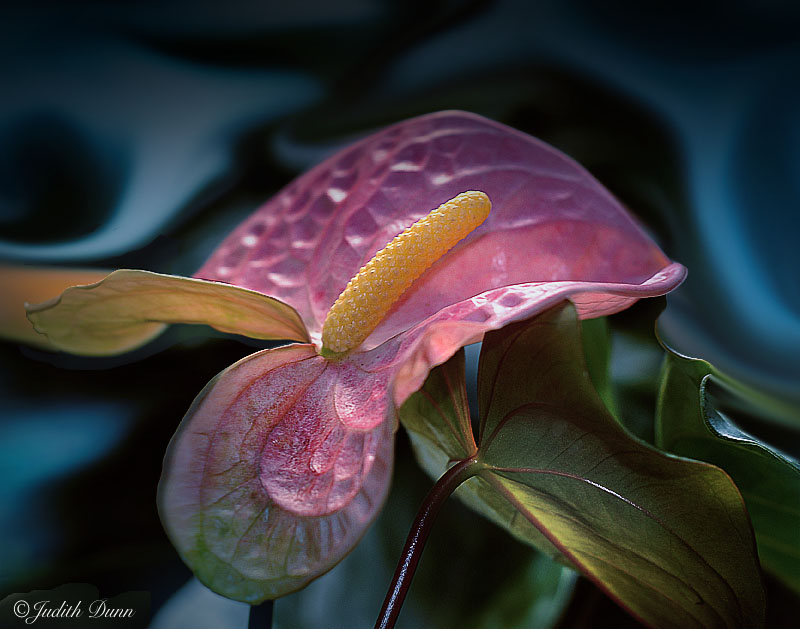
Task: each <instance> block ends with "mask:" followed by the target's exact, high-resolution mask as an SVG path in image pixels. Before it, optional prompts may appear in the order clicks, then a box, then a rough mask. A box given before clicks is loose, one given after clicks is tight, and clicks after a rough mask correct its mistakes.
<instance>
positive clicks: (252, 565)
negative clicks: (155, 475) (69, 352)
mask: <svg viewBox="0 0 800 629" xmlns="http://www.w3.org/2000/svg"><path fill="white" fill-rule="evenodd" d="M377 380H380V379H377ZM373 382H374V381H373V380H365V379H364V378H363V374H361V373H360V372H359V369H358V367H357V366H355V365H353V364H352V363H349V362H347V361H341V362H338V363H335V362H330V361H327V360H326V359H324V358H322V357H321V356H319V355H317V354H316V352H315V350H314V347H313V346H312V345H307V344H306V345H296V344H295V345H289V346H286V347H281V348H277V349H272V350H264V351H262V352H258V353H256V354H253V355H251V356H248V357H247V358H244V359H243V360H241V361H239V362H238V363H236V364H234V365H233V366H231V367H229V368H228V369H226V370H225V371H223V372H222V373H221V374H220V375H219V376H217V377H216V378H215V379H214V380H212V381H211V382H210V383H209V384H208V386H206V388H205V389H204V390H203V392H202V393H200V395H199V396H198V397H197V399H196V401H195V403H194V404H193V406H192V408H191V409H190V410H189V412H188V413H187V415H186V417H185V418H184V420H183V422H182V424H181V426H180V427H179V429H178V432H177V433H176V435H175V437H173V440H172V443H171V445H170V448H169V451H168V452H167V456H166V459H165V464H164V474H163V476H162V480H161V483H160V486H159V509H160V513H161V518H162V521H163V523H164V526H165V528H166V530H167V532H168V534H169V536H170V538H171V540H172V542H173V544H174V545H175V547H176V548H177V549H178V552H179V553H180V555H181V556H182V557H183V559H184V561H186V563H187V564H188V565H189V566H190V567H191V569H192V570H193V571H194V573H195V574H196V575H197V577H198V578H199V579H200V580H201V581H203V582H204V583H205V584H206V585H208V587H210V588H211V589H212V590H214V591H215V592H218V593H220V594H223V595H225V596H228V597H230V598H234V599H237V600H241V601H245V602H248V603H257V602H260V601H263V600H265V599H270V598H275V597H278V596H282V595H283V594H287V593H289V592H292V591H294V590H297V589H299V588H301V587H303V586H304V585H305V584H306V583H308V582H309V581H311V580H312V579H314V578H315V577H318V576H319V575H321V574H323V573H324V572H326V571H328V570H329V569H330V568H331V567H333V566H334V565H335V564H336V563H338V561H340V560H341V559H342V557H343V556H344V555H345V554H347V553H348V552H349V551H350V550H351V549H352V547H353V546H354V545H355V544H356V542H357V541H358V540H359V539H360V538H361V536H362V535H363V533H364V532H365V530H366V528H367V526H368V525H369V523H370V522H371V521H372V519H373V518H374V517H375V515H376V514H377V512H378V509H379V508H380V507H381V505H382V504H383V501H384V498H385V497H386V493H387V490H388V486H389V481H390V477H391V469H392V450H393V435H394V430H395V426H396V421H395V419H394V408H393V407H392V406H391V404H387V399H386V396H385V394H383V393H382V389H381V386H383V387H384V388H385V382H378V384H373Z"/></svg>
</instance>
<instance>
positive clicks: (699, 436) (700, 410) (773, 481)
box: [656, 351, 800, 591]
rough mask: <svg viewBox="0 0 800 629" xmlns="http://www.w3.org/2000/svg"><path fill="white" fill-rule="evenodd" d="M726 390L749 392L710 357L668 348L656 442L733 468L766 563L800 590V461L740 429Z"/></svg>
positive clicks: (741, 394)
mask: <svg viewBox="0 0 800 629" xmlns="http://www.w3.org/2000/svg"><path fill="white" fill-rule="evenodd" d="M715 389H716V391H715ZM725 393H728V394H730V395H733V396H734V397H738V398H739V399H740V400H743V399H745V397H746V395H747V390H745V389H742V388H741V387H739V386H737V385H736V384H735V383H731V382H730V380H728V379H727V378H726V377H725V375H724V374H720V373H719V372H717V371H716V370H715V368H714V367H713V366H712V365H710V364H709V363H707V362H706V361H704V360H698V359H694V358H687V357H684V356H680V355H679V354H675V353H673V352H671V351H668V352H667V359H666V362H665V364H664V371H663V373H662V382H661V392H660V396H659V404H658V417H657V424H656V439H657V443H658V444H659V445H660V446H662V447H664V448H666V449H667V450H669V451H670V452H674V453H676V454H679V455H682V456H687V457H691V458H694V459H699V460H701V461H708V462H709V463H713V464H715V465H718V466H720V467H721V468H722V469H724V470H725V471H726V472H727V473H728V474H730V476H731V478H733V480H734V481H735V482H736V485H737V486H738V487H739V490H740V491H741V492H742V496H743V497H744V500H745V503H746V504H747V509H748V511H749V512H750V517H751V518H752V520H753V528H754V529H755V534H756V542H757V543H758V553H759V556H760V558H761V563H762V564H763V566H764V568H766V569H767V570H769V571H770V572H772V573H774V574H775V575H776V576H777V577H779V578H780V579H782V580H783V581H785V582H786V583H787V584H789V585H790V586H791V587H793V588H794V589H795V590H796V591H800V464H799V463H798V462H797V461H796V460H795V459H793V458H791V457H790V456H788V455H785V454H783V453H781V452H780V451H778V450H776V449H775V448H772V447H770V446H769V445H767V444H765V443H763V442H761V441H759V440H758V439H757V438H755V437H753V436H751V435H749V434H747V433H745V432H743V431H742V430H741V429H739V428H738V427H737V426H736V424H735V422H734V421H733V418H732V417H731V416H729V414H728V413H726V412H723V411H722V410H720V404H719V400H718V399H717V396H718V395H724V394H725ZM734 417H735V416H734Z"/></svg>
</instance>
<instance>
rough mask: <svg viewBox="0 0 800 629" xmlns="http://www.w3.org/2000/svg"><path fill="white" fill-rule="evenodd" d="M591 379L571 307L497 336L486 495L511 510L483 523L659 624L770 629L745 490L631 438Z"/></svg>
mask: <svg viewBox="0 0 800 629" xmlns="http://www.w3.org/2000/svg"><path fill="white" fill-rule="evenodd" d="M583 365H584V363H583V358H582V350H581V341H580V337H579V334H578V327H577V322H576V320H575V315H574V309H573V308H572V307H569V306H566V307H556V308H553V309H551V310H549V311H547V312H545V313H543V314H542V315H539V316H538V317H536V318H534V319H532V320H529V321H527V322H520V323H515V324H512V325H509V326H507V327H506V328H504V329H503V330H501V331H498V332H491V333H489V334H487V336H486V338H485V340H484V345H483V353H482V355H481V364H480V372H479V395H480V402H481V409H482V410H481V413H482V417H481V429H480V435H481V436H480V440H479V450H478V454H477V456H478V459H479V461H481V462H482V463H483V465H484V468H483V470H482V471H480V472H479V475H478V479H477V481H478V482H479V483H482V484H483V490H484V492H486V491H487V490H488V489H489V488H490V489H491V490H493V491H494V492H495V493H496V495H497V497H498V498H500V497H501V498H502V500H504V501H506V502H507V503H508V504H509V505H513V508H512V509H511V510H510V511H505V512H503V511H500V510H498V509H496V508H492V507H493V506H494V505H492V504H491V503H490V504H489V507H490V508H489V509H486V508H482V509H481V511H482V512H484V513H486V514H487V515H489V517H491V518H492V519H494V520H495V521H497V520H498V519H499V518H498V516H505V518H506V521H505V526H506V528H508V529H509V530H512V532H514V533H515V534H517V535H518V536H520V537H524V535H520V530H521V527H520V521H522V522H524V523H526V525H527V526H528V527H529V528H530V529H534V528H535V529H536V530H537V531H538V532H540V533H541V534H543V535H544V536H545V537H546V538H547V539H548V540H549V543H550V547H549V548H548V547H545V548H544V550H551V551H552V548H553V547H555V548H557V549H558V550H559V551H560V552H561V553H562V554H563V555H564V556H565V557H566V558H567V559H568V560H569V561H570V562H572V563H573V564H574V565H575V566H576V567H578V568H579V569H580V570H581V571H582V572H584V573H585V574H586V575H587V576H589V577H590V578H592V579H593V580H594V581H595V582H596V583H597V584H598V585H600V587H601V588H603V589H604V590H605V591H606V592H607V593H608V594H609V595H611V596H612V597H613V598H615V599H616V600H617V601H618V602H620V603H621V604H622V605H623V606H624V607H626V608H627V609H629V610H630V611H631V612H632V613H633V614H634V615H636V616H638V617H639V618H641V619H642V620H644V621H645V622H647V623H648V624H651V625H653V626H692V627H736V626H738V627H751V626H760V625H761V624H762V623H763V614H764V598H763V596H764V595H763V590H762V586H761V580H760V571H759V567H758V560H757V556H756V553H755V547H754V542H753V534H752V530H751V528H750V523H749V520H748V518H747V513H746V511H745V509H744V504H743V502H742V499H741V496H740V495H739V493H738V491H737V490H736V487H735V486H734V485H733V483H732V482H731V481H730V479H729V478H728V477H727V475H726V474H725V473H724V472H722V471H720V470H719V469H717V468H715V467H713V466H710V465H707V464H703V463H695V462H691V461H686V460H682V459H677V458H674V457H671V456H668V455H665V454H663V453H660V452H658V451H656V450H654V449H653V448H651V447H649V446H647V445H645V444H643V443H641V442H639V441H637V440H636V439H634V438H632V437H631V436H629V435H628V434H627V433H625V432H624V430H623V429H622V428H620V426H619V425H618V424H617V422H616V421H615V420H614V419H613V418H612V417H611V415H610V414H609V413H608V411H607V410H606V409H605V407H604V406H603V404H602V402H601V400H600V398H599V397H598V395H597V394H596V392H595V391H594V389H593V387H592V385H591V383H590V381H589V378H588V375H587V374H586V372H585V368H584V366H583ZM430 393H431V395H433V396H434V397H435V398H436V399H437V400H442V399H445V398H446V397H447V396H448V395H449V392H448V391H447V390H446V389H444V388H442V389H440V390H439V391H438V392H434V391H430ZM412 399H413V398H412ZM401 418H403V421H404V423H406V422H405V413H401ZM430 421H432V422H437V421H440V420H439V418H438V417H437V416H436V415H433V416H432V417H431V419H430ZM429 434H430V431H429ZM443 445H445V447H446V443H445V442H443ZM459 491H461V490H459ZM457 493H458V492H457ZM468 502H469V500H468ZM478 506H479V505H478ZM479 508H480V506H479ZM522 530H523V531H524V529H522ZM529 541H531V542H532V543H536V539H535V537H534V536H530V537H529Z"/></svg>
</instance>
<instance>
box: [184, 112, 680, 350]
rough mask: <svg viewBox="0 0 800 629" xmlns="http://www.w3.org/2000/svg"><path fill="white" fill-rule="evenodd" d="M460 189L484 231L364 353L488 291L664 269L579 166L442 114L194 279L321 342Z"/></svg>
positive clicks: (215, 259) (364, 155)
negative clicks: (409, 233) (278, 307)
mask: <svg viewBox="0 0 800 629" xmlns="http://www.w3.org/2000/svg"><path fill="white" fill-rule="evenodd" d="M465 190H480V191H483V192H485V193H486V194H488V195H489V198H490V199H491V201H492V207H493V209H492V212H491V214H490V215H489V218H488V219H487V220H486V221H485V222H484V224H483V225H481V227H479V228H478V229H476V230H475V231H474V232H472V233H471V234H470V235H469V236H467V237H466V238H465V239H464V240H462V241H461V242H460V243H459V244H458V245H456V246H455V247H454V248H453V249H452V250H450V252H449V253H447V254H445V255H444V256H443V257H442V258H440V259H439V260H438V261H437V262H436V263H434V265H433V266H432V267H430V268H429V269H428V271H427V272H426V273H425V274H423V276H422V277H421V278H419V279H418V280H417V281H416V282H415V284H414V285H413V286H412V287H411V289H409V290H408V291H407V292H406V293H405V294H404V295H403V297H402V298H401V299H400V300H399V301H398V302H396V303H395V305H394V307H393V308H392V310H391V311H390V312H389V314H388V316H387V317H386V319H385V320H384V321H383V323H382V324H381V325H380V326H379V327H378V328H377V329H376V330H375V331H374V332H373V333H372V335H371V337H370V338H369V339H368V340H367V342H368V343H369V344H371V345H372V346H375V345H378V344H380V343H381V342H383V341H385V340H386V339H388V338H391V337H392V336H394V335H395V334H398V333H400V332H403V331H405V330H406V329H408V328H410V327H412V326H413V325H416V324H417V323H418V322H420V321H422V320H424V319H426V318H428V317H430V316H432V315H434V314H435V313H437V312H439V311H440V310H442V309H443V308H446V307H448V306H450V305H451V304H454V303H457V302H460V301H463V300H465V299H470V298H472V297H474V296H475V295H478V294H480V293H483V292H485V291H488V290H491V289H494V288H500V287H503V286H509V285H513V284H519V283H524V282H552V281H575V282H577V281H581V282H624V283H630V284H637V283H641V282H643V281H645V280H647V279H648V278H650V277H651V276H653V275H654V274H655V273H657V272H658V271H660V270H661V269H663V268H664V267H666V266H668V265H669V263H670V262H669V260H668V259H667V258H666V257H665V256H664V254H663V253H662V252H661V251H660V250H659V249H658V247H657V246H656V245H655V244H654V243H653V242H652V241H651V240H650V239H649V238H648V237H647V236H646V235H645V234H644V232H643V231H642V230H641V229H640V228H639V226H638V225H637V224H636V223H635V222H634V221H633V219H632V218H631V217H630V215H629V214H628V213H627V212H626V211H625V210H624V208H623V207H622V206H621V204H620V203H619V202H618V201H617V200H616V199H614V198H613V197H612V196H611V194H610V193H609V192H608V191H607V190H606V189H605V188H603V186H602V185H600V183H598V182H597V181H596V180H595V179H594V178H593V177H592V176H591V175H590V174H589V173H588V172H587V171H586V170H585V169H583V168H582V167H581V166H580V165H578V164H577V163H576V162H574V161H573V160H572V159H570V158H569V157H567V156H566V155H563V154H562V153H560V152H559V151H557V150H555V149H554V148H552V147H550V146H548V145H546V144H544V143H543V142H541V141H539V140H537V139H535V138H533V137H531V136H529V135H527V134H525V133H522V132H520V131H517V130H515V129H512V128H510V127H507V126H505V125H502V124H499V123H496V122H493V121H491V120H488V119H486V118H483V117H481V116H477V115H475V114H470V113H465V112H458V111H445V112H439V113H435V114H430V115H426V116H421V117H419V118H414V119H411V120H407V121H404V122H401V123H399V124H396V125H393V126H391V127H388V128H387V129H384V130H382V131H380V132H378V133H375V134H373V135H371V136H369V137H367V138H365V139H364V140H361V141H360V142H357V143H356V144H354V145H353V146H351V147H349V148H347V149H345V150H343V151H341V152H339V153H337V154H336V155H334V156H333V157H331V158H330V159H328V160H327V161H325V162H323V163H322V164H320V165H318V166H317V167H315V168H314V169H312V170H310V171H309V172H308V173H306V174H304V175H303V176H301V177H299V178H298V179H296V180H295V181H294V182H292V183H291V184H289V185H288V186H287V187H286V188H284V190H282V191H281V192H280V193H279V194H278V195H276V196H275V197H274V198H273V199H271V200H270V201H268V202H267V203H266V204H265V205H263V206H262V207H261V208H260V209H259V210H258V211H257V212H255V213H254V214H253V215H252V216H251V217H250V218H248V219H247V220H246V221H245V222H244V223H242V224H241V225H240V226H239V227H238V228H237V229H236V230H234V232H233V233H232V234H231V235H230V236H229V237H228V238H227V239H226V240H225V241H224V242H223V243H222V245H221V246H220V247H219V248H218V249H217V250H216V251H215V252H214V254H213V255H212V256H211V258H210V259H209V260H208V262H207V263H206V264H205V265H204V266H203V267H202V268H201V269H200V270H199V271H198V273H197V276H198V277H202V278H206V279H216V280H222V281H225V282H230V283H233V284H236V285H239V286H244V287H247V288H250V289H253V290H256V291H259V292H262V293H265V294H268V295H273V296H275V297H277V298H278V299H280V300H282V301H285V302H286V303H288V304H290V305H291V306H293V307H294V308H295V309H296V310H297V311H298V312H299V313H300V316H301V317H302V318H303V321H304V322H305V325H306V327H307V328H308V330H309V331H310V334H311V337H312V339H313V340H315V341H318V337H319V331H320V330H321V327H322V323H323V321H324V318H325V316H326V314H327V312H328V309H329V308H330V306H331V304H333V302H334V301H335V300H336V298H337V297H338V295H339V293H340V292H341V291H342V290H343V289H344V287H345V286H346V284H347V282H348V281H349V280H350V278H351V277H353V276H354V275H355V274H356V273H357V272H358V270H359V269H360V268H361V266H362V265H364V264H365V263H366V262H367V261H369V260H370V259H371V258H372V256H373V255H374V254H375V253H376V252H377V251H378V250H380V249H381V248H382V247H383V246H384V245H385V244H386V243H387V242H389V241H390V240H391V239H392V238H393V237H394V236H396V235H397V234H398V233H400V232H401V231H402V230H403V229H404V228H406V227H408V226H409V225H410V224H411V223H413V222H414V221H415V220H417V219H419V218H420V217H422V216H424V215H425V214H427V213H428V212H429V211H430V210H432V209H433V208H436V207H438V206H439V205H440V204H441V203H443V202H445V201H447V200H448V199H451V198H452V197H454V196H456V195H457V194H459V193H461V192H464V191H465Z"/></svg>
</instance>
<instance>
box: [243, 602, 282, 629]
mask: <svg viewBox="0 0 800 629" xmlns="http://www.w3.org/2000/svg"><path fill="white" fill-rule="evenodd" d="M274 605H275V601H264V602H263V603H261V604H260V605H251V606H250V618H249V620H248V621H247V629H272V608H273V607H274Z"/></svg>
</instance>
